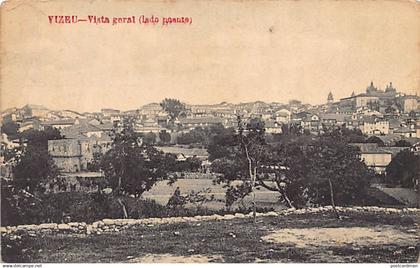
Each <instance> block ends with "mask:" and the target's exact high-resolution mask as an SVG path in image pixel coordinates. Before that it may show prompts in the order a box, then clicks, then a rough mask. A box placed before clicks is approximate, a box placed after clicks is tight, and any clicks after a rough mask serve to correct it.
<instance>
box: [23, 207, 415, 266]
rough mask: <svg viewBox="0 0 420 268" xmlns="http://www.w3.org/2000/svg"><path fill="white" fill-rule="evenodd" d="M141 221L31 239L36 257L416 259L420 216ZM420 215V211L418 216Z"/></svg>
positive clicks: (58, 259) (112, 259)
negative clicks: (150, 223) (110, 229)
mask: <svg viewBox="0 0 420 268" xmlns="http://www.w3.org/2000/svg"><path fill="white" fill-rule="evenodd" d="M344 215H345V220H341V221H340V220H337V219H336V218H334V216H333V215H332V214H331V213H329V212H326V213H324V214H321V213H320V214H307V215H304V214H303V215H288V216H279V217H259V218H258V223H257V224H253V223H252V222H251V219H233V220H224V221H211V222H192V223H182V224H173V225H157V226H133V227H132V228H130V229H126V230H122V231H120V232H118V233H103V234H100V235H90V236H86V235H64V234H61V235H47V234H45V235H43V236H42V237H33V238H30V239H31V242H30V245H29V247H30V251H31V252H32V253H31V257H32V261H33V262H42V263H44V262H228V263H237V262H241V263H246V262H299V263H300V262H355V263H360V262H381V263H383V262H393V263H394V262H416V261H417V259H418V256H419V248H420V239H418V238H419V236H418V231H419V229H418V225H417V222H418V215H414V214H404V215H397V214H392V215H386V214H372V213H367V212H359V213H347V214H344ZM416 217H417V218H416Z"/></svg>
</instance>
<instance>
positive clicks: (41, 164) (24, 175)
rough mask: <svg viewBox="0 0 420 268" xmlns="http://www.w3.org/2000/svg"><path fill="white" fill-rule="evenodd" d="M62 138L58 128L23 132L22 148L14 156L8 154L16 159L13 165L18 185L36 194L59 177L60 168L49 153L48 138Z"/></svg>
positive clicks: (15, 182) (15, 180)
mask: <svg viewBox="0 0 420 268" xmlns="http://www.w3.org/2000/svg"><path fill="white" fill-rule="evenodd" d="M60 138H61V135H60V133H59V131H58V130H56V129H49V128H48V129H46V130H44V131H38V130H29V131H25V132H23V133H22V135H21V143H20V148H19V149H18V151H15V152H14V155H13V156H8V157H10V158H14V159H15V161H16V165H15V166H14V167H13V174H14V184H15V186H16V187H18V188H20V189H25V190H27V191H29V192H30V193H32V194H35V193H36V192H43V191H44V189H43V187H44V185H45V183H46V182H49V181H51V180H53V179H54V178H56V177H58V175H59V170H58V168H57V166H56V165H55V164H54V161H53V160H52V158H51V156H50V155H49V154H48V140H53V139H60Z"/></svg>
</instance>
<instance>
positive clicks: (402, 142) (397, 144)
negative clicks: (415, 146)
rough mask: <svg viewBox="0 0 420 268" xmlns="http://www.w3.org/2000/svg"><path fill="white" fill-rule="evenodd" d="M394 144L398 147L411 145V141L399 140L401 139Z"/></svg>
mask: <svg viewBox="0 0 420 268" xmlns="http://www.w3.org/2000/svg"><path fill="white" fill-rule="evenodd" d="M394 146H396V147H410V146H411V143H410V142H409V141H406V140H399V141H397V142H395V145H394Z"/></svg>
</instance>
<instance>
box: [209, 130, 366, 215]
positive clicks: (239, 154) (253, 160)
mask: <svg viewBox="0 0 420 268" xmlns="http://www.w3.org/2000/svg"><path fill="white" fill-rule="evenodd" d="M238 132H239V134H236V137H237V142H236V143H234V142H232V143H230V144H228V145H227V146H226V145H225V146H224V149H223V150H220V151H215V152H216V153H217V154H218V155H217V157H215V156H214V155H212V153H211V154H210V158H213V159H215V160H214V161H213V163H212V170H213V171H214V172H216V173H220V174H221V176H220V178H219V180H218V182H222V183H223V182H224V183H227V184H228V186H230V187H229V188H228V191H227V193H228V194H229V195H227V199H226V201H227V205H229V204H230V203H231V202H233V201H234V200H235V199H236V198H243V197H244V196H246V195H248V194H251V193H252V192H253V190H254V188H255V187H263V188H265V189H268V190H270V191H276V192H278V193H279V194H280V196H281V200H282V201H283V202H284V203H286V204H287V205H288V206H289V207H301V206H306V205H310V204H316V205H319V204H326V203H330V204H331V205H332V206H333V207H334V209H335V205H336V203H337V202H338V203H342V204H349V203H352V202H358V201H360V200H362V197H363V194H364V190H365V189H366V188H367V186H368V185H369V181H370V178H371V176H372V172H371V171H370V170H369V169H368V167H367V166H366V165H365V164H364V162H362V161H361V160H360V152H359V151H358V149H356V148H355V147H352V146H349V145H348V143H347V142H346V141H345V139H343V138H341V139H340V137H342V136H343V133H341V132H334V133H326V134H324V135H321V136H318V137H311V139H310V140H307V139H296V140H294V141H289V142H284V143H280V144H277V145H276V147H273V146H270V145H268V144H266V143H265V139H264V131H262V130H261V128H260V127H256V128H255V129H253V128H247V129H246V131H244V130H243V129H241V128H240V127H239V131H238ZM226 140H228V139H226ZM209 152H211V151H210V150H209ZM332 163H334V164H332ZM237 179H241V180H242V181H243V183H242V184H241V185H239V186H238V187H234V186H231V185H230V182H231V181H233V180H237ZM253 205H254V206H255V203H254V204H253ZM337 216H338V213H337Z"/></svg>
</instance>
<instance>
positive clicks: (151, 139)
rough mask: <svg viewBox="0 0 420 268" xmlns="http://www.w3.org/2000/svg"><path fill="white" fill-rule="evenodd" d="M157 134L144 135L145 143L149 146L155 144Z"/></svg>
mask: <svg viewBox="0 0 420 268" xmlns="http://www.w3.org/2000/svg"><path fill="white" fill-rule="evenodd" d="M156 138H157V136H156V134H155V133H153V132H148V133H146V134H144V135H143V142H145V143H147V144H151V145H153V144H155V142H156Z"/></svg>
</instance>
